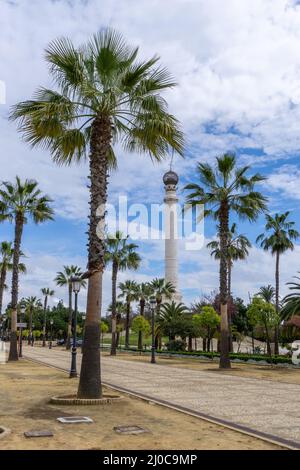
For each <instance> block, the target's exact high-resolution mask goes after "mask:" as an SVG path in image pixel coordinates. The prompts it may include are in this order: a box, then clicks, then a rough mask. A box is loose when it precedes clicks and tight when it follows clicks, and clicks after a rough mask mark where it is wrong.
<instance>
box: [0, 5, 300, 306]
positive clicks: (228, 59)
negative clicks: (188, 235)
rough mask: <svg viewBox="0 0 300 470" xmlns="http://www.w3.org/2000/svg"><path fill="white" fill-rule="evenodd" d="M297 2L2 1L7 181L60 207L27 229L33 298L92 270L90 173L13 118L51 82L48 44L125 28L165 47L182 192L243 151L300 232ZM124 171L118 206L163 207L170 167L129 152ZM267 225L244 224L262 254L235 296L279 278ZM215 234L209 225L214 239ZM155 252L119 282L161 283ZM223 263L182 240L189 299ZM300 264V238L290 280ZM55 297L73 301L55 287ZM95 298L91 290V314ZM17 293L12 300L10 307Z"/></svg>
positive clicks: (287, 267)
mask: <svg viewBox="0 0 300 470" xmlns="http://www.w3.org/2000/svg"><path fill="white" fill-rule="evenodd" d="M298 3H299V2H297V1H295V0H251V1H249V0H226V2H224V1H223V0H209V1H207V0H164V1H161V0H101V1H100V0H73V1H68V0H55V1H54V0H43V1H42V2H41V1H40V0H10V1H6V0H0V80H2V81H3V82H4V83H5V86H6V103H5V104H2V105H0V137H1V141H0V168H1V177H0V179H1V180H11V179H13V178H14V177H15V175H16V174H18V175H20V176H22V177H23V178H25V177H28V178H35V179H37V180H38V181H39V183H40V187H41V189H42V190H43V191H45V192H47V193H48V194H49V195H50V196H51V197H52V198H53V199H54V200H55V203H54V205H55V212H56V218H55V222H52V223H47V224H44V225H42V226H37V227H36V226H33V225H32V224H28V226H26V228H25V232H24V243H23V251H24V252H25V253H26V255H27V259H26V263H27V266H28V274H27V275H26V276H22V278H21V286H20V293H21V295H25V296H28V295H39V289H40V288H41V287H45V286H51V287H54V283H53V278H54V277H55V273H56V272H57V271H58V270H60V269H61V267H62V265H63V264H70V263H72V264H78V265H80V266H82V268H84V267H85V265H86V247H85V243H86V235H85V231H86V215H87V197H88V194H87V188H86V184H87V179H86V177H87V167H86V165H85V164H82V165H80V166H73V167H70V168H60V167H56V166H55V164H54V163H52V162H51V159H50V156H49V154H48V153H47V152H45V151H42V150H38V149H35V150H32V149H30V148H28V146H27V145H26V144H24V143H23V142H22V140H21V137H20V135H18V133H17V132H16V126H15V124H14V123H10V122H8V120H7V115H8V111H9V107H10V106H11V105H12V104H14V103H16V102H17V101H19V100H24V99H28V98H30V97H31V96H32V93H33V92H34V90H35V89H36V87H37V86H39V85H43V86H44V85H46V86H47V85H49V84H50V82H49V76H48V71H47V66H46V64H45V61H44V57H43V54H44V48H45V47H46V45H47V44H48V43H49V41H51V40H53V39H54V38H57V37H60V36H68V37H70V38H71V39H72V41H73V42H74V43H75V44H76V45H79V44H81V43H82V42H85V41H86V40H87V39H88V38H89V37H90V35H91V34H93V33H94V32H96V31H98V30H99V29H101V28H102V27H105V26H108V25H109V26H113V27H115V28H116V29H118V30H119V31H120V32H122V33H123V34H124V35H125V37H126V38H127V40H128V41H129V42H130V43H131V44H133V45H139V46H140V54H141V57H150V56H152V55H154V54H156V53H158V54H159V55H160V57H161V62H162V63H163V64H164V65H165V66H167V67H168V68H169V70H170V72H171V73H172V75H173V76H174V77H175V78H176V80H177V82H178V87H177V88H176V89H175V90H173V91H172V92H170V93H168V95H167V99H168V102H169V106H170V110H171V112H172V113H174V114H175V115H176V116H177V117H178V119H180V121H181V122H182V125H183V128H184V131H185V133H186V140H187V147H186V157H185V159H184V160H178V159H176V160H175V162H174V168H175V170H176V171H177V172H178V173H179V176H180V185H179V192H180V196H181V198H183V195H182V192H181V190H182V187H183V185H184V184H185V183H186V182H188V181H193V180H194V177H195V176H194V174H195V172H194V169H195V165H196V162H198V161H202V162H204V161H209V162H213V160H214V157H215V156H216V155H219V154H221V153H222V152H225V151H227V150H231V151H235V152H236V153H237V155H238V161H239V164H241V165H242V164H251V165H252V167H253V171H259V172H261V173H262V174H264V175H266V176H268V181H267V182H266V183H264V184H263V185H262V187H261V190H262V191H264V192H265V194H266V195H267V196H268V197H269V209H270V211H271V212H272V213H275V212H278V211H279V212H281V211H286V210H290V211H291V212H292V215H291V217H292V219H293V220H295V221H296V223H297V228H298V229H299V230H300V224H299V214H300V211H299V200H300V185H299V179H300V167H299V165H298V158H299V151H300V132H299V131H300V106H299V105H300V5H298ZM118 156H119V169H118V171H117V172H116V173H114V174H113V175H112V176H111V179H110V189H109V198H110V201H115V200H116V199H117V197H118V196H119V195H127V196H128V198H129V200H130V201H131V202H146V203H150V202H154V203H157V202H160V201H161V200H162V198H163V186H162V175H163V173H164V172H165V171H166V169H167V168H168V163H167V162H166V163H164V164H162V165H160V166H158V165H156V166H153V165H152V164H151V162H150V161H148V159H147V158H146V157H142V156H137V155H128V154H125V153H124V152H122V151H121V149H118ZM263 225H264V220H263V218H260V219H259V220H258V221H257V223H255V224H251V225H250V224H247V223H245V222H244V223H240V224H239V231H240V232H242V233H245V234H247V235H248V236H249V238H250V239H251V240H252V242H253V244H254V247H253V249H252V250H251V253H250V256H249V258H248V260H247V261H245V262H239V263H237V264H236V266H235V267H234V272H233V291H234V294H236V295H238V296H240V297H243V298H244V299H247V298H248V293H249V292H250V293H254V292H255V291H256V289H257V288H258V287H259V286H261V285H263V284H268V283H271V284H272V283H273V278H274V260H273V259H272V257H271V255H269V254H268V253H264V252H262V250H261V249H260V248H258V247H257V246H255V243H254V242H255V238H256V236H257V235H258V234H259V233H261V232H262V230H263ZM214 235H215V226H214V224H213V223H212V222H210V221H206V222H205V236H206V239H207V240H209V239H211V238H212V237H213V236H214ZM12 237H13V228H12V227H11V226H10V225H9V224H2V225H1V226H0V239H1V240H3V239H7V240H9V239H12ZM140 253H141V255H142V258H143V262H142V266H141V268H140V270H139V272H137V273H122V274H121V275H120V280H125V279H126V278H128V277H130V278H134V279H137V280H150V279H152V278H153V277H155V276H162V275H163V270H164V266H163V262H162V260H163V244H162V242H160V241H151V242H150V241H149V242H144V243H141V244H140ZM217 268H218V267H217V264H216V262H215V261H214V260H212V259H211V258H210V255H209V253H208V252H207V250H206V249H205V248H203V249H201V250H199V251H186V250H185V246H184V243H180V283H181V289H182V293H183V296H184V300H185V301H186V302H187V303H190V302H191V301H193V300H196V299H197V298H199V296H200V295H201V294H202V293H208V292H210V291H212V290H213V289H215V288H216V287H217V285H218V269H217ZM298 270H300V241H299V245H297V246H296V249H295V252H294V253H288V254H287V255H285V256H284V257H283V258H282V268H281V278H282V279H281V281H282V294H284V293H286V286H285V283H286V282H287V281H289V280H290V279H291V277H292V276H293V275H295V274H296V273H297V271H298ZM110 275H111V273H110V270H109V269H108V270H107V272H106V274H105V281H104V304H105V305H107V303H108V302H109V299H110ZM55 290H56V294H55V299H54V301H57V300H58V299H59V298H63V299H66V295H65V292H64V289H58V288H56V287H55ZM84 297H85V294H84V293H82V295H81V302H80V303H81V307H84V300H85V299H84ZM8 298H9V293H8V294H7V296H6V301H7V300H8Z"/></svg>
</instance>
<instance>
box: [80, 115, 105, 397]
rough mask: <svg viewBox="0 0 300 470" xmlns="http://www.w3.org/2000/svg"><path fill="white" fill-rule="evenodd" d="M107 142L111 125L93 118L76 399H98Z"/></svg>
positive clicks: (99, 391)
mask: <svg viewBox="0 0 300 470" xmlns="http://www.w3.org/2000/svg"><path fill="white" fill-rule="evenodd" d="M110 142H111V123H110V120H109V119H108V118H107V117H101V116H99V117H97V118H96V119H95V120H94V122H93V124H92V131H91V143H90V146H91V149H90V182H91V186H90V221H89V260H88V276H89V279H88V295H87V309H86V321H85V335H84V348H83V355H82V364H81V370H80V380H79V387H78V393H77V395H78V397H79V398H100V397H101V396H102V387H101V377H100V320H101V302H102V276H103V270H104V254H105V243H104V239H105V205H106V201H107V181H108V175H107V170H108V168H107V156H108V152H109V149H110Z"/></svg>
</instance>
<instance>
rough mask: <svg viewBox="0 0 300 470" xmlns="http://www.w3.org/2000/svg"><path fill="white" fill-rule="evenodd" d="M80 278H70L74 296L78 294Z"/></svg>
mask: <svg viewBox="0 0 300 470" xmlns="http://www.w3.org/2000/svg"><path fill="white" fill-rule="evenodd" d="M80 281H81V278H80V277H72V278H71V282H72V290H73V292H74V293H75V294H78V293H79V291H80Z"/></svg>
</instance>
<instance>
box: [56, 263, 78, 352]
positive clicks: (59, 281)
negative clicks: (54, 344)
mask: <svg viewBox="0 0 300 470" xmlns="http://www.w3.org/2000/svg"><path fill="white" fill-rule="evenodd" d="M63 268H64V269H63V271H59V272H58V273H57V275H56V278H55V279H54V282H56V285H57V286H59V287H63V286H67V287H68V303H69V321H68V332H67V342H66V348H67V349H70V347H71V336H72V318H73V310H72V278H73V277H77V278H81V277H82V271H81V268H79V266H74V265H73V264H72V265H71V266H64V267H63ZM80 285H81V287H84V288H85V287H86V281H85V280H84V279H81V281H80Z"/></svg>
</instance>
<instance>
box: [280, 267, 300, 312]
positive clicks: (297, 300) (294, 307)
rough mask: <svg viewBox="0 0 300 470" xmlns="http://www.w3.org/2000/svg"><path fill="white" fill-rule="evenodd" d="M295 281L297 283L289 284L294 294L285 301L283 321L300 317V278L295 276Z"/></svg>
mask: <svg viewBox="0 0 300 470" xmlns="http://www.w3.org/2000/svg"><path fill="white" fill-rule="evenodd" d="M299 274H300V273H299ZM294 279H295V282H288V283H287V285H288V286H289V289H290V291H292V292H291V293H290V294H287V295H286V296H285V297H284V299H283V308H282V310H281V318H282V320H289V319H290V318H291V317H292V316H294V315H298V316H300V277H299V276H294Z"/></svg>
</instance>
